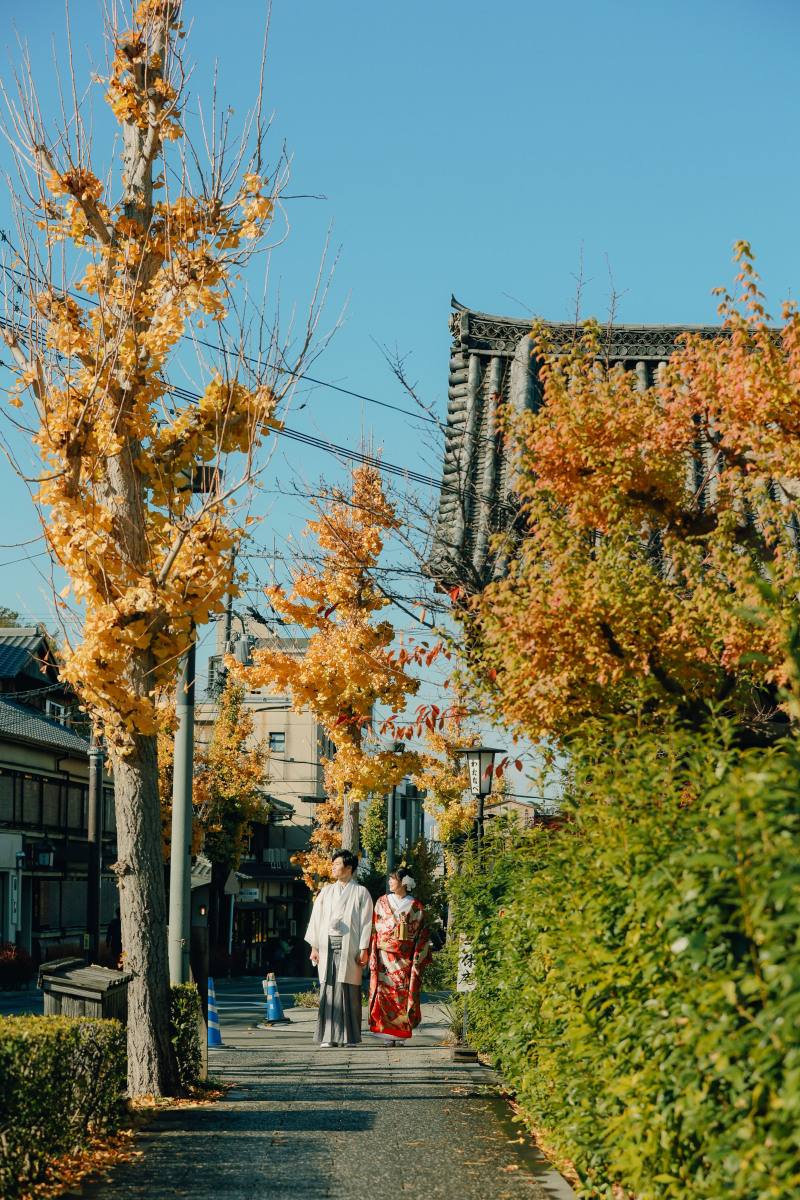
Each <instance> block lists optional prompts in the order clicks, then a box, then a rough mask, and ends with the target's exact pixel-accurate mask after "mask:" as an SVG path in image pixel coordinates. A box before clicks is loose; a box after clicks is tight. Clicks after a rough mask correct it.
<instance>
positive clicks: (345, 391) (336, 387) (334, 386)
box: [0, 229, 442, 429]
mask: <svg viewBox="0 0 800 1200" xmlns="http://www.w3.org/2000/svg"><path fill="white" fill-rule="evenodd" d="M0 241H3V242H5V243H6V245H7V246H9V247H10V248H11V250H12V252H13V253H14V254H20V251H19V250H18V249H17V248H16V246H15V245H14V243H13V242H12V241H11V239H10V238H9V237H8V234H7V233H6V231H5V230H4V229H0ZM2 270H3V271H4V273H5V274H6V275H9V276H10V277H11V282H12V285H13V286H14V287H17V288H18V287H19V284H17V283H15V282H14V276H15V275H19V276H20V277H21V278H22V279H26V280H27V279H28V278H33V279H34V280H35V281H36V282H37V283H41V280H39V279H37V278H36V276H35V275H34V276H31V275H30V274H29V273H28V272H25V271H21V270H19V269H15V268H14V267H6V266H4V267H3V268H2ZM20 290H21V289H20ZM66 295H68V296H72V298H73V299H74V300H77V301H79V302H80V303H81V304H82V305H83V306H84V307H86V306H87V300H86V297H85V296H84V295H83V293H82V292H78V291H75V290H73V289H70V288H67V289H66ZM88 307H91V308H94V307H96V305H91V304H89V305H88ZM189 340H191V341H196V342H197V344H198V346H207V347H208V349H209V350H220V349H221V347H220V346H216V345H214V343H213V342H209V341H206V340H205V339H204V338H191V339H190V337H189V334H187V333H184V334H182V336H181V341H189ZM240 356H241V358H242V359H243V360H244V361H245V362H249V363H258V359H257V358H255V356H254V355H252V354H244V353H241V352H240ZM276 370H277V371H278V372H279V374H281V375H289V376H291V377H292V378H293V379H302V380H304V381H305V382H307V383H313V384H314V385H315V386H317V387H324V388H329V389H330V390H331V391H333V392H341V393H342V395H344V396H352V397H353V398H354V399H356V400H365V401H366V402H367V403H368V404H377V405H378V406H379V407H380V408H390V409H392V411H393V412H399V413H402V414H403V416H406V417H411V418H412V420H414V421H427V422H428V423H429V424H431V425H435V426H436V427H437V429H441V427H442V426H441V422H440V421H438V420H437V419H436V417H431V416H427V415H425V416H423V415H422V414H421V413H417V412H413V410H411V409H409V408H401V407H400V405H399V404H390V403H389V401H388V400H378V399H377V397H375V396H367V395H365V394H364V393H363V392H354V391H352V389H351V388H346V387H342V386H341V385H340V384H338V383H329V382H328V380H326V379H315V378H314V376H313V375H308V374H306V372H305V371H291V370H289V369H287V368H286V367H277V368H276Z"/></svg>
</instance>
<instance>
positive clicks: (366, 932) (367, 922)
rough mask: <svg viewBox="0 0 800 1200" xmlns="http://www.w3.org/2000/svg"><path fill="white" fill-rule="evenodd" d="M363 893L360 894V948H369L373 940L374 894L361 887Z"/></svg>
mask: <svg viewBox="0 0 800 1200" xmlns="http://www.w3.org/2000/svg"><path fill="white" fill-rule="evenodd" d="M361 892H362V895H361V896H359V910H360V911H359V916H360V918H361V934H360V937H359V939H358V948H359V950H368V949H369V944H370V941H371V940H372V913H373V904H372V896H370V894H369V892H368V891H367V889H366V888H365V887H362V889H361Z"/></svg>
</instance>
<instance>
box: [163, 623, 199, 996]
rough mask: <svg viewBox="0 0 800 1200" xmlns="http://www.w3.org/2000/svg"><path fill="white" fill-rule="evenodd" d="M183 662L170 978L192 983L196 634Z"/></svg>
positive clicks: (176, 760)
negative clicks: (190, 972) (190, 963)
mask: <svg viewBox="0 0 800 1200" xmlns="http://www.w3.org/2000/svg"><path fill="white" fill-rule="evenodd" d="M190 638H191V640H190V642H189V647H188V649H187V651H186V653H185V654H184V656H183V659H182V662H181V677H180V679H179V681H178V694H177V697H176V700H175V716H176V717H177V720H178V727H177V729H176V730H175V757H174V760H173V774H172V846H171V854H170V873H169V978H170V983H188V982H189V944H190V941H191V922H192V883H191V870H192V779H193V776H194V679H195V632H194V624H193V625H192V628H191V631H190Z"/></svg>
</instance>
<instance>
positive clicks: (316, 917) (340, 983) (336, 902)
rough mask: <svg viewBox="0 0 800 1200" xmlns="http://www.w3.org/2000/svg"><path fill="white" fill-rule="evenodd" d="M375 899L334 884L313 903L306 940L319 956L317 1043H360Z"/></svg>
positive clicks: (361, 890)
mask: <svg viewBox="0 0 800 1200" xmlns="http://www.w3.org/2000/svg"><path fill="white" fill-rule="evenodd" d="M372 908H373V905H372V897H371V896H370V894H369V892H368V891H367V889H366V888H365V887H362V886H361V884H359V883H356V882H355V880H352V879H351V880H350V881H349V882H348V883H347V884H345V885H344V886H342V885H341V884H339V883H338V882H335V883H330V884H328V885H327V886H326V887H324V888H323V889H322V891H321V892H320V893H319V895H318V896H317V898H316V900H315V901H314V908H313V911H312V913H311V920H310V921H309V924H308V929H307V931H306V941H307V942H308V943H309V944H310V945H311V946H312V947H316V948H317V950H318V951H319V966H318V970H319V983H320V1001H319V1012H318V1015H317V1025H316V1029H315V1031H314V1041H315V1042H331V1043H332V1044H333V1045H344V1044H346V1043H348V1042H350V1043H353V1042H360V1041H361V977H362V975H363V971H364V968H363V967H362V966H361V963H360V962H359V957H360V955H361V953H362V951H364V950H368V949H369V943H370V938H371V936H372Z"/></svg>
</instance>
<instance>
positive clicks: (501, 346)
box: [429, 298, 721, 594]
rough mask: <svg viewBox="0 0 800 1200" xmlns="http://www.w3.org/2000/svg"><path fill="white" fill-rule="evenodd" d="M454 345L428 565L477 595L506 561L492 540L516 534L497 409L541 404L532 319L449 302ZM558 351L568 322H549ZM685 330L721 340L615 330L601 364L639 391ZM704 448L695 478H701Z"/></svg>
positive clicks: (446, 585)
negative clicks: (636, 381)
mask: <svg viewBox="0 0 800 1200" xmlns="http://www.w3.org/2000/svg"><path fill="white" fill-rule="evenodd" d="M451 303H452V308H453V312H452V314H451V317H450V332H451V334H452V339H453V340H452V346H451V349H450V378H449V389H448V393H447V394H448V403H447V422H446V431H445V447H444V462H443V467H442V484H441V491H440V497H439V508H438V513H437V516H436V525H435V533H434V539H433V545H432V550H431V555H430V559H429V569H430V572H431V574H432V576H433V578H434V579H435V580H436V583H437V585H438V586H439V587H440V588H441V589H442V590H445V589H447V590H449V589H451V588H453V587H455V586H457V585H460V586H462V587H464V588H465V589H466V590H467V592H468V593H470V594H474V593H476V592H477V591H480V590H481V589H482V588H483V587H485V586H486V584H487V583H488V582H489V581H490V580H491V579H494V578H497V577H498V576H499V575H501V574H502V572H503V569H504V567H503V559H502V557H498V556H497V555H495V554H494V553H493V552H492V549H491V541H492V536H493V535H494V534H496V533H506V532H511V533H512V534H513V532H514V529H515V527H516V528H519V508H518V504H517V502H516V498H515V495H514V472H513V464H512V463H511V462H510V461H509V457H508V455H507V453H506V451H505V448H504V446H503V444H502V440H501V438H500V437H499V436H498V433H497V416H498V413H499V411H500V409H501V408H502V407H503V406H506V405H509V404H510V405H512V406H513V407H514V408H515V409H517V410H523V409H533V410H534V411H535V410H536V408H537V407H538V405H539V404H540V403H541V391H540V384H539V381H538V378H537V372H536V369H535V364H534V363H533V361H532V357H531V354H532V349H533V341H532V337H531V321H530V320H527V319H525V318H515V317H498V316H491V315H489V314H488V313H483V312H478V311H476V310H475V309H470V308H466V307H465V306H464V305H463V304H459V302H458V301H457V300H456V299H455V298H452V300H451ZM546 325H547V329H548V331H549V333H550V337H551V339H552V341H553V344H554V346H555V348H556V349H558V347H559V346H568V345H570V344H571V342H572V339H573V337H574V331H575V327H574V325H573V324H572V323H571V322H557V321H556V322H550V321H548V322H546ZM684 332H692V333H698V334H700V335H701V336H703V337H708V338H712V337H718V336H719V335H720V333H721V330H720V327H719V326H715V325H704V326H687V325H613V326H611V328H610V330H609V336H608V340H607V345H606V347H604V349H605V350H606V351H607V357H608V360H609V361H610V363H611V364H612V365H615V364H621V365H622V366H624V367H625V368H626V369H629V370H635V371H636V373H637V375H638V376H639V378H640V380H641V382H642V386H643V387H647V386H650V385H652V383H653V382H654V378H655V372H656V370H657V369H658V366H659V364H660V363H662V362H666V360H667V359H668V358H669V357H670V355H671V354H672V352H673V351H674V349H675V340H676V338H677V337H678V335H679V334H681V333H684ZM703 453H704V452H703V451H701V452H700V454H699V455H698V459H697V462H696V466H695V469H696V472H697V475H698V478H699V479H701V480H702V478H703V475H704V473H705V471H706V468H707V464H706V463H705V462H704V459H703Z"/></svg>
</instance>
